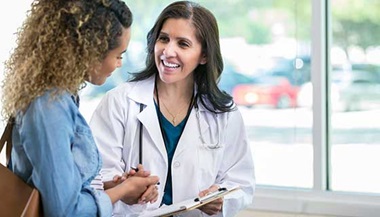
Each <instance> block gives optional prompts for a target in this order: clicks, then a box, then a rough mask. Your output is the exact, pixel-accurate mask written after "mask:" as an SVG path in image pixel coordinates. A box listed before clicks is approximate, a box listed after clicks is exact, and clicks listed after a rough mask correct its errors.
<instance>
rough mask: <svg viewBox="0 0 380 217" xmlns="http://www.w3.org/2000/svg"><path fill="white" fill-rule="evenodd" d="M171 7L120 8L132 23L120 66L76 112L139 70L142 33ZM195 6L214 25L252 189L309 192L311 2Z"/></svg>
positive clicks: (222, 1)
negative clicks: (251, 168) (243, 132)
mask: <svg viewBox="0 0 380 217" xmlns="http://www.w3.org/2000/svg"><path fill="white" fill-rule="evenodd" d="M171 2H173V1H127V3H128V5H129V6H130V7H131V10H132V11H133V13H134V23H133V31H132V39H131V46H130V48H128V52H127V53H126V58H124V60H125V63H124V65H123V67H122V68H121V69H120V70H118V71H117V72H114V73H113V76H112V77H111V78H110V79H109V80H108V81H107V83H106V85H105V86H102V87H93V86H91V85H89V87H90V88H86V89H87V90H86V89H85V90H84V91H87V93H90V94H87V95H90V96H91V97H92V99H91V100H90V101H91V102H89V103H88V104H89V105H90V104H91V106H88V107H87V108H82V109H83V110H85V109H87V111H86V115H88V116H90V115H89V114H91V110H92V109H94V108H95V106H93V104H95V103H97V102H98V99H99V96H101V94H102V93H104V91H106V90H108V89H110V88H112V87H114V86H115V85H117V84H118V83H120V82H123V80H125V79H126V78H128V74H127V72H128V71H130V72H133V71H138V69H141V68H142V67H144V63H145V60H144V58H145V44H146V40H145V38H146V33H147V32H148V31H149V29H150V28H151V27H152V25H153V23H154V21H155V19H156V18H157V16H158V14H159V13H160V12H161V10H162V9H163V8H164V7H165V6H167V5H168V4H169V3H171ZM197 2H199V3H200V4H202V5H203V6H205V7H207V8H208V9H210V10H211V11H212V12H213V13H214V15H215V16H216V18H217V20H218V24H219V30H220V36H221V49H222V54H223V57H224V64H225V66H224V71H223V73H222V76H221V80H220V83H219V86H220V88H221V89H223V90H224V91H226V92H227V93H229V94H231V95H232V96H233V97H234V100H235V102H236V104H237V105H238V106H239V109H240V111H241V113H242V115H243V116H244V118H245V124H246V127H247V132H248V137H249V142H250V143H251V145H252V150H253V153H252V154H253V155H254V160H255V167H256V168H255V169H256V179H257V183H258V184H262V185H275V186H290V187H303V188H311V187H312V184H313V183H312V182H313V166H312V162H313V153H312V145H311V144H312V136H311V132H312V131H311V126H312V111H311V107H310V106H311V96H309V95H308V94H309V93H310V89H309V87H310V32H311V25H310V23H311V1H294V0H281V1H250V0H243V1H233V0H200V1H197ZM301 89H302V90H303V92H304V93H303V95H304V97H302V95H300V94H301V93H300V91H301ZM300 102H301V103H300ZM82 105H84V104H83V103H82Z"/></svg>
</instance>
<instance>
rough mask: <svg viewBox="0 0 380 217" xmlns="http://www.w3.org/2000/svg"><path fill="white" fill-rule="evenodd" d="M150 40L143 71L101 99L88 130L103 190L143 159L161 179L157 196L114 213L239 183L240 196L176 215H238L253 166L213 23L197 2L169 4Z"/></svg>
mask: <svg viewBox="0 0 380 217" xmlns="http://www.w3.org/2000/svg"><path fill="white" fill-rule="evenodd" d="M206 21H207V22H206ZM147 39H148V42H147V46H148V56H147V60H146V63H147V68H146V69H145V70H143V71H142V72H140V73H136V74H134V78H133V79H132V81H130V82H127V83H125V84H122V85H120V86H118V87H117V88H115V89H113V90H111V91H109V92H108V93H107V94H106V96H105V97H104V98H103V99H102V101H101V102H100V104H99V106H98V108H97V109H96V110H95V112H94V115H93V117H92V120H91V127H92V130H93V133H94V135H95V139H96V142H97V144H98V147H99V150H100V153H101V155H102V158H103V169H102V175H103V178H104V181H105V186H106V188H107V186H109V185H112V183H113V182H112V180H113V178H114V176H115V175H122V174H123V173H125V172H128V171H130V168H131V167H136V166H137V165H138V164H139V162H142V165H143V167H144V169H146V170H149V171H150V172H151V173H152V174H153V175H157V176H158V177H159V178H160V182H161V184H160V185H159V186H158V191H159V199H158V201H156V202H155V203H153V204H149V203H147V204H143V205H132V206H130V205H127V204H126V203H123V202H119V203H118V204H116V205H115V208H114V215H115V216H126V215H127V216H133V214H137V213H139V212H141V211H143V209H154V208H158V207H159V206H161V205H163V204H166V205H170V204H172V203H176V202H180V201H182V200H186V199H189V198H195V197H197V196H204V195H206V194H207V193H210V192H213V191H216V190H217V189H218V188H219V187H227V188H228V187H232V186H237V185H238V186H240V188H241V190H239V191H238V192H236V193H233V194H229V195H226V196H225V197H224V198H221V199H219V200H216V201H214V202H212V203H209V204H206V205H204V206H202V207H200V208H198V209H197V210H193V211H190V212H187V213H185V214H183V215H181V216H208V215H217V216H228V217H231V216H235V215H236V214H237V213H238V212H239V211H240V210H242V209H243V208H245V207H246V206H247V205H249V204H250V203H251V202H252V199H253V193H254V184H255V180H254V167H253V160H252V154H251V150H250V146H249V144H248V141H247V136H246V131H245V128H244V124H243V119H242V116H241V114H240V112H239V111H238V109H237V107H236V106H235V104H234V103H233V100H232V97H231V96H229V95H228V94H226V93H225V92H222V91H221V90H220V89H219V88H218V86H217V81H218V79H219V77H220V75H221V73H222V70H223V61H222V56H221V52H220V45H219V33H218V26H217V22H216V19H215V17H214V16H213V14H212V13H211V12H210V11H209V10H207V9H206V8H204V7H202V6H200V5H198V4H196V3H193V2H189V1H180V2H174V3H172V4H170V5H169V6H167V7H166V8H165V9H164V10H163V11H162V12H161V14H160V15H159V17H158V19H157V20H156V23H155V24H154V26H153V28H152V29H151V30H150V32H149V33H148V36H147ZM140 127H141V128H140ZM139 153H140V154H139ZM141 168H142V167H141V166H140V170H141ZM113 184H115V183H113Z"/></svg>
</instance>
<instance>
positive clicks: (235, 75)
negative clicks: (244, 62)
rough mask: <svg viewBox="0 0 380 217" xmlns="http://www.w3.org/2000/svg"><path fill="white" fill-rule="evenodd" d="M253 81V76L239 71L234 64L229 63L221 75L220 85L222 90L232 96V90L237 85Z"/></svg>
mask: <svg viewBox="0 0 380 217" xmlns="http://www.w3.org/2000/svg"><path fill="white" fill-rule="evenodd" d="M253 81H254V80H253V78H251V77H250V76H248V75H245V74H243V73H240V72H238V71H237V70H236V68H235V67H234V66H232V65H231V64H229V63H227V64H226V65H225V67H224V70H223V72H222V75H221V77H220V80H219V83H218V86H219V88H220V89H221V90H224V91H225V92H227V93H228V94H230V95H231V96H232V90H233V89H234V87H235V86H236V85H239V84H249V83H252V82H253Z"/></svg>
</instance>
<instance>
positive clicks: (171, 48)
mask: <svg viewBox="0 0 380 217" xmlns="http://www.w3.org/2000/svg"><path fill="white" fill-rule="evenodd" d="M163 54H164V55H165V56H166V57H173V56H175V55H176V49H175V45H174V44H173V43H168V44H166V46H165V47H164V51H163Z"/></svg>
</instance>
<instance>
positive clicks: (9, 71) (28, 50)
mask: <svg viewBox="0 0 380 217" xmlns="http://www.w3.org/2000/svg"><path fill="white" fill-rule="evenodd" d="M131 24H132V14H131V12H130V10H129V8H128V7H127V6H126V5H125V3H124V2H122V1H119V0H92V1H88V0H76V1H73V0H35V1H34V2H33V3H32V5H31V9H30V11H29V14H28V17H27V19H26V20H25V22H24V23H23V25H22V27H21V28H20V29H19V32H18V40H17V47H16V48H15V49H14V51H13V53H12V54H11V57H10V59H9V60H8V61H7V62H6V64H5V79H4V83H3V86H2V91H3V98H2V101H3V115H4V117H5V118H6V119H13V121H14V122H13V134H12V140H13V150H12V159H11V162H10V164H9V168H10V169H11V170H12V171H13V172H14V173H15V174H16V175H18V176H19V177H20V178H22V179H23V180H24V181H25V182H27V183H28V184H30V185H31V186H33V187H35V188H37V189H38V190H39V192H40V194H41V198H42V204H43V210H44V215H45V216H111V215H112V204H113V203H115V202H116V201H118V200H123V201H127V202H128V203H130V204H133V203H138V202H141V203H143V202H147V201H150V202H154V201H155V200H156V199H157V194H158V193H157V190H156V188H155V184H156V183H157V182H158V178H157V177H155V176H149V174H148V173H147V172H145V173H138V174H134V176H130V177H129V178H127V179H126V180H125V181H124V182H122V183H121V184H119V185H117V186H115V187H114V188H110V189H107V190H106V191H102V190H96V189H94V188H92V187H91V185H90V183H91V181H92V180H93V179H94V177H95V176H96V175H97V174H98V173H99V170H100V168H101V167H102V161H101V158H100V155H99V153H98V149H97V147H96V145H95V142H94V139H93V137H92V133H91V130H90V128H89V126H88V125H87V123H86V121H85V119H84V118H83V116H82V115H81V114H80V112H79V110H78V106H79V102H78V97H77V94H78V91H79V89H80V88H81V87H83V86H84V84H85V81H88V82H90V83H92V84H96V85H101V84H103V83H104V82H105V80H106V79H107V77H108V76H110V75H111V73H112V71H114V70H115V68H117V67H120V66H121V59H122V57H121V56H122V54H123V53H124V52H125V51H126V49H127V47H128V43H129V40H130V27H131ZM141 199H144V201H142V200H141Z"/></svg>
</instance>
